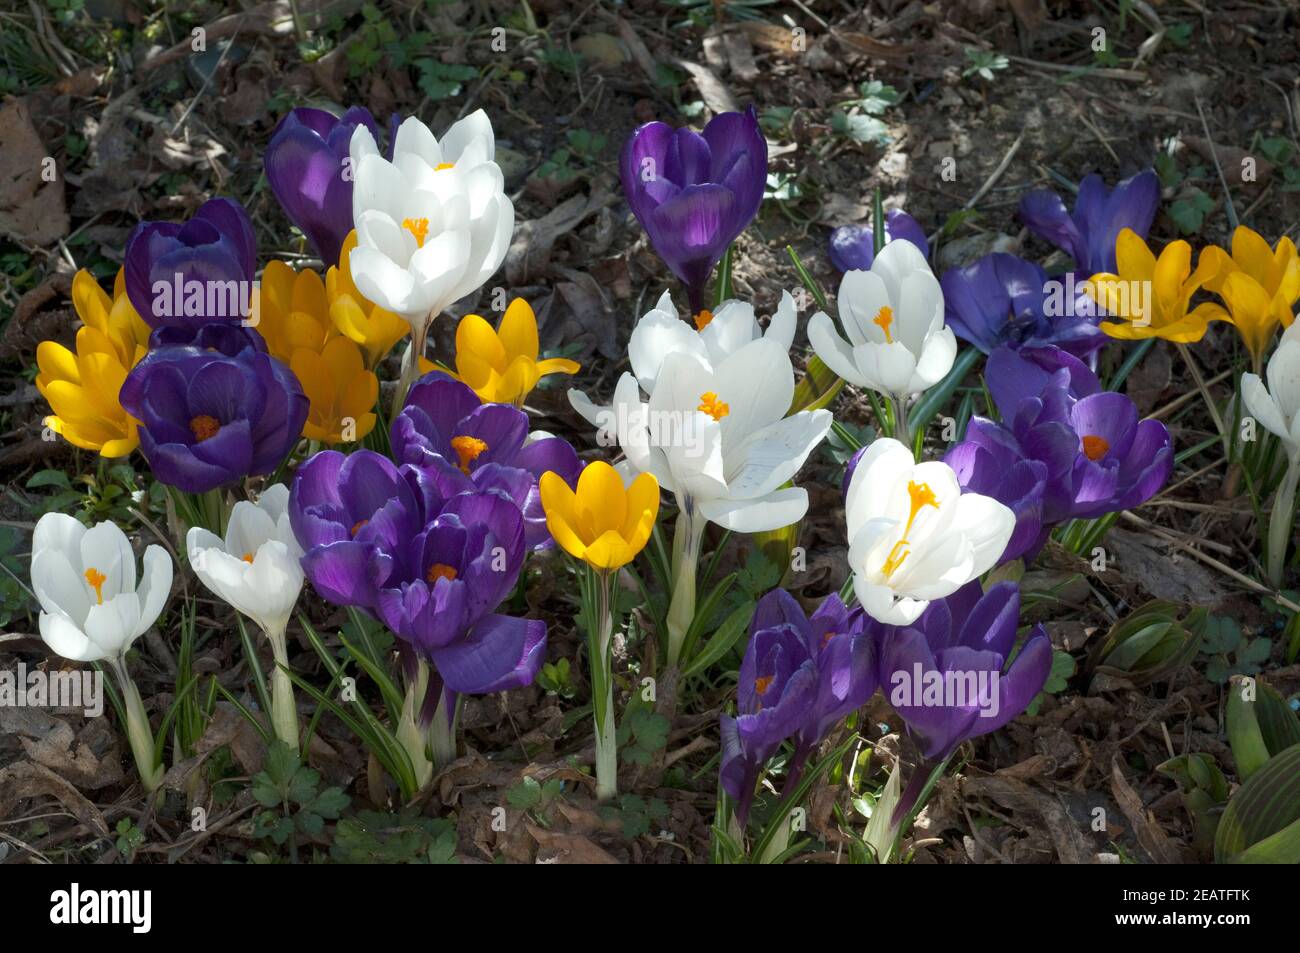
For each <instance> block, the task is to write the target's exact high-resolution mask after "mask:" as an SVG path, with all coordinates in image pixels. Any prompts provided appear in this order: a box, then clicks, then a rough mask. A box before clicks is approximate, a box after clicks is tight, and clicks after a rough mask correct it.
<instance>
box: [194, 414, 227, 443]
mask: <svg viewBox="0 0 1300 953" xmlns="http://www.w3.org/2000/svg"><path fill="white" fill-rule="evenodd" d="M219 430H221V421H220V420H218V419H217V418H216V417H210V416H208V415H207V414H199V415H198V416H197V417H195V418H194V419H193V420H191V421H190V433H192V434H194V439H195V440H196V441H198V442H199V443H202V442H203V441H204V440H208V439H211V438H212V437H215V436H216V435H217V432H218V431H219Z"/></svg>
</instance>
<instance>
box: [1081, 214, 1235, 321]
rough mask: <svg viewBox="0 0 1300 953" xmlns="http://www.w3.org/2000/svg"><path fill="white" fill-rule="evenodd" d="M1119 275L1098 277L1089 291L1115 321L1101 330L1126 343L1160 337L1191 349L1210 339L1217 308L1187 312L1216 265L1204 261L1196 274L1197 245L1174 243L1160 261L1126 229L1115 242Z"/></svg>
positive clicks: (1104, 274) (1091, 280) (1196, 309)
mask: <svg viewBox="0 0 1300 953" xmlns="http://www.w3.org/2000/svg"><path fill="white" fill-rule="evenodd" d="M1115 258H1116V266H1117V268H1118V269H1119V274H1117V275H1112V274H1109V273H1102V274H1097V275H1093V276H1092V278H1091V279H1090V280H1089V282H1088V284H1087V285H1086V286H1085V290H1086V291H1087V292H1088V294H1089V295H1090V296H1091V297H1092V299H1093V300H1094V301H1096V302H1097V303H1098V304H1099V305H1101V306H1102V307H1103V308H1105V309H1106V310H1107V311H1108V312H1109V314H1110V316H1111V317H1113V318H1122V319H1124V320H1123V321H1114V320H1112V321H1102V322H1101V329H1102V330H1103V331H1105V332H1106V333H1107V334H1109V335H1110V336H1111V337H1113V338H1122V339H1123V340H1126V341H1134V340H1141V339H1143V338H1150V337H1158V338H1164V339H1165V340H1166V341H1176V342H1178V343H1180V344H1190V343H1191V342H1193V341H1199V340H1200V339H1201V338H1202V337H1204V336H1205V329H1206V327H1207V325H1208V324H1209V322H1210V321H1212V320H1215V318H1216V317H1217V315H1215V314H1214V309H1213V306H1211V305H1208V304H1201V305H1198V306H1197V307H1196V308H1194V309H1193V310H1192V311H1190V312H1189V311H1188V310H1187V306H1188V304H1189V303H1190V301H1191V297H1192V295H1193V294H1195V293H1196V291H1197V290H1198V289H1199V288H1200V287H1201V286H1202V285H1204V284H1205V282H1206V281H1208V280H1209V279H1210V278H1211V277H1212V276H1213V275H1214V271H1215V268H1216V267H1217V265H1216V263H1214V262H1213V261H1207V260H1206V258H1205V256H1204V255H1202V256H1201V260H1200V263H1199V265H1198V267H1197V269H1196V271H1195V272H1193V271H1192V246H1191V245H1189V244H1187V242H1184V241H1174V242H1170V243H1169V244H1168V245H1166V246H1165V247H1164V249H1163V250H1162V251H1161V252H1160V257H1159V258H1156V256H1155V255H1154V254H1152V252H1151V249H1149V248H1148V247H1147V244H1146V242H1144V241H1143V240H1142V239H1141V238H1140V237H1139V236H1138V234H1137V233H1136V232H1134V231H1133V230H1132V229H1131V228H1126V229H1124V230H1123V231H1121V232H1120V233H1119V237H1118V238H1117V239H1116V240H1115Z"/></svg>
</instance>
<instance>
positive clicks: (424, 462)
mask: <svg viewBox="0 0 1300 953" xmlns="http://www.w3.org/2000/svg"><path fill="white" fill-rule="evenodd" d="M390 438H391V442H392V448H393V459H395V460H398V461H399V462H401V463H409V464H412V465H415V466H418V467H422V468H424V469H425V470H427V471H429V472H430V473H432V474H434V475H436V478H437V480H438V484H439V488H440V489H441V491H442V492H443V494H444V495H446V496H451V495H453V494H455V493H463V492H467V491H469V490H476V489H477V490H491V489H496V490H500V491H501V492H503V493H505V494H506V495H507V496H509V497H510V498H511V499H512V500H514V502H515V505H516V506H518V507H519V510H520V512H521V513H522V514H523V518H524V536H525V540H526V542H527V545H528V547H529V548H530V549H532V548H540V547H546V546H552V545H554V541H553V540H552V539H551V534H550V532H549V531H548V530H547V528H546V514H545V513H544V512H543V511H542V499H541V494H540V492H539V491H538V487H537V481H538V480H539V479H540V478H541V475H542V474H543V473H545V472H547V471H548V470H552V471H554V472H556V473H558V474H559V475H560V476H561V477H563V478H564V481H565V482H566V483H568V484H569V486H571V487H575V488H576V487H577V484H578V475H579V474H580V473H581V472H582V462H581V461H580V460H579V459H578V455H577V453H575V452H574V450H573V447H572V446H570V445H569V443H568V441H566V440H564V439H562V438H560V437H553V436H550V435H549V434H546V435H538V436H537V437H535V438H533V439H530V438H529V433H528V415H527V414H526V413H524V412H523V411H521V410H518V409H517V408H515V407H512V406H511V405H509V404H484V403H481V402H480V401H479V398H478V395H477V394H475V393H474V391H473V390H471V389H470V388H469V386H468V385H466V384H464V383H462V382H461V381H458V380H455V379H454V378H452V377H450V376H448V375H447V374H444V373H442V372H440V371H433V372H431V373H429V374H426V375H424V377H422V378H420V380H419V381H417V382H416V383H415V384H414V385H413V386H412V387H411V390H410V393H409V394H407V397H406V406H405V407H403V408H402V412H401V413H400V414H398V415H397V417H396V419H394V421H393V426H392V428H391V434H390Z"/></svg>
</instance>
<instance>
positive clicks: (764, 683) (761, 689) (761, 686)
mask: <svg viewBox="0 0 1300 953" xmlns="http://www.w3.org/2000/svg"><path fill="white" fill-rule="evenodd" d="M775 677H776V676H774V675H760V676H759V677H758V678H756V679H754V691H756V692H758V693H759V694H760V695H766V694H767V690H768V689H769V688H771V687H772V679H773V678H775Z"/></svg>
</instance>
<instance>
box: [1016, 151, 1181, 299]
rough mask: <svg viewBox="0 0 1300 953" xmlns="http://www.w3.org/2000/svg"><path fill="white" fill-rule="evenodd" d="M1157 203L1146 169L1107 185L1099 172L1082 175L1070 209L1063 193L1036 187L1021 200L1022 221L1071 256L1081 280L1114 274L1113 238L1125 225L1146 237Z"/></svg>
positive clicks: (1152, 178) (1157, 190)
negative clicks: (1101, 274) (1106, 273)
mask: <svg viewBox="0 0 1300 953" xmlns="http://www.w3.org/2000/svg"><path fill="white" fill-rule="evenodd" d="M1159 202H1160V181H1159V179H1157V178H1156V174H1155V172H1153V171H1152V170H1150V169H1146V170H1144V171H1142V172H1139V173H1137V174H1136V175H1132V176H1130V177H1129V178H1127V179H1125V180H1124V181H1122V182H1120V183H1119V185H1117V186H1115V188H1114V189H1109V188H1107V187H1106V184H1105V183H1104V182H1103V181H1102V179H1101V176H1099V175H1095V174H1094V175H1087V176H1084V178H1083V181H1082V182H1080V183H1079V196H1078V198H1077V199H1076V200H1075V203H1074V211H1073V212H1072V213H1071V212H1067V211H1066V210H1065V203H1064V202H1063V201H1061V197H1060V196H1059V195H1057V194H1056V193H1055V192H1053V191H1051V190H1050V189H1037V190H1035V191H1033V192H1029V193H1027V194H1026V195H1025V196H1024V197H1023V198H1021V200H1020V220H1021V221H1022V222H1024V223H1025V226H1026V227H1027V228H1028V229H1029V230H1030V231H1031V232H1033V233H1034V234H1035V235H1037V236H1038V237H1039V238H1042V239H1045V240H1046V241H1049V242H1051V243H1052V244H1053V245H1055V246H1057V247H1058V248H1060V249H1061V250H1062V251H1064V252H1066V253H1067V254H1069V255H1070V256H1072V257H1073V258H1074V263H1075V265H1076V266H1077V268H1078V270H1079V271H1080V272H1082V279H1084V280H1086V279H1087V278H1090V277H1092V276H1093V275H1095V274H1098V273H1100V272H1108V273H1111V274H1114V273H1115V270H1116V269H1115V239H1117V238H1118V237H1119V233H1120V232H1121V231H1123V230H1124V229H1126V228H1131V229H1133V231H1135V232H1137V233H1138V235H1140V236H1141V237H1142V238H1146V237H1147V232H1148V231H1149V230H1150V229H1151V222H1152V220H1153V219H1154V218H1155V216H1156V206H1157V205H1158V204H1159Z"/></svg>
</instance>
